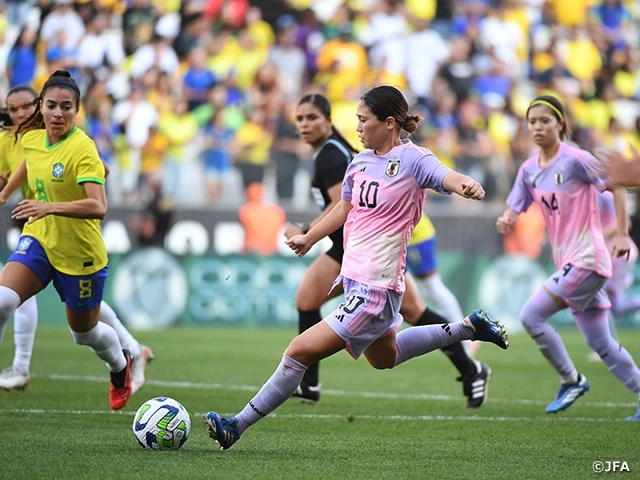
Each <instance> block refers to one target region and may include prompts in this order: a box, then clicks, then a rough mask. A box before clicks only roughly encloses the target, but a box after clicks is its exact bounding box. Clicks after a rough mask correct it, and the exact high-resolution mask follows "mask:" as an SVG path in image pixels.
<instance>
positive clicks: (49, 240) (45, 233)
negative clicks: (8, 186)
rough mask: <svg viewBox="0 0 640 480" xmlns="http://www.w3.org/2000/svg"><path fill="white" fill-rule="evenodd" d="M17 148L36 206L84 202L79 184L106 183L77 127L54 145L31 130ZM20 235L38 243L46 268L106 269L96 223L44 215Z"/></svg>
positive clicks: (90, 145)
mask: <svg viewBox="0 0 640 480" xmlns="http://www.w3.org/2000/svg"><path fill="white" fill-rule="evenodd" d="M22 148H23V149H24V153H25V156H26V159H27V176H28V179H29V187H30V188H31V190H32V191H33V192H34V193H35V197H36V200H37V201H38V202H73V201H76V200H84V199H86V198H88V197H87V194H86V192H85V191H84V187H83V186H82V184H83V183H85V182H92V183H99V184H101V185H104V183H105V171H104V164H103V163H102V160H100V157H99V156H98V149H97V148H96V145H95V143H94V142H93V140H91V139H90V138H89V137H88V136H87V134H86V133H84V132H83V131H82V130H80V129H79V128H77V127H74V128H73V130H71V132H70V133H69V135H67V137H66V138H65V139H64V140H61V141H59V142H58V143H55V144H53V145H48V143H47V134H46V131H45V130H32V131H30V132H27V133H25V134H24V136H23V137H22ZM22 234H23V235H30V236H32V237H33V238H35V239H36V240H38V242H40V245H42V248H43V249H44V251H45V253H46V254H47V258H48V259H49V261H50V262H51V265H53V267H54V268H55V269H56V270H58V271H60V272H62V273H65V274H67V275H91V274H93V273H95V272H97V271H99V270H101V269H103V268H104V267H105V266H106V265H107V249H106V247H105V245H104V240H103V239H102V233H101V232H100V220H98V219H85V218H68V217H61V216H58V215H48V216H46V217H44V218H41V219H39V220H36V221H35V222H33V223H32V224H27V225H25V227H24V229H23V230H22Z"/></svg>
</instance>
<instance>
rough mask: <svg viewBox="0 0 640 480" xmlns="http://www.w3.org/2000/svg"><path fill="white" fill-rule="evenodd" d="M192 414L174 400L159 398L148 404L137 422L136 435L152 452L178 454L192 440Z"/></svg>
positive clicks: (134, 428)
mask: <svg viewBox="0 0 640 480" xmlns="http://www.w3.org/2000/svg"><path fill="white" fill-rule="evenodd" d="M190 431H191V418H190V417H189V412H187V409H186V408H184V407H183V406H182V404H181V403H180V402H177V401H176V400H174V399H173V398H169V397H156V398H152V399H151V400H148V401H146V402H144V404H143V405H142V406H141V407H140V408H139V409H138V411H137V412H136V416H135V417H134V419H133V434H134V435H135V436H136V440H138V443H139V444H140V445H142V446H143V447H144V448H148V449H150V450H177V449H179V448H180V447H181V446H182V445H184V442H186V441H187V438H189V432H190Z"/></svg>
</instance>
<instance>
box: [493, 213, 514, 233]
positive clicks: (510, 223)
mask: <svg viewBox="0 0 640 480" xmlns="http://www.w3.org/2000/svg"><path fill="white" fill-rule="evenodd" d="M515 224H516V222H515V221H514V220H513V218H511V217H510V216H508V215H502V216H501V217H499V218H498V220H497V221H496V228H497V229H498V233H502V234H503V235H504V234H505V233H509V232H512V231H513V227H514V225H515Z"/></svg>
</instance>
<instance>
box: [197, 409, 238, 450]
mask: <svg viewBox="0 0 640 480" xmlns="http://www.w3.org/2000/svg"><path fill="white" fill-rule="evenodd" d="M204 423H206V424H207V428H208V429H209V436H210V437H211V438H213V439H214V440H215V441H216V442H218V445H220V449H221V450H228V449H230V448H231V447H232V446H233V444H234V443H236V442H237V441H238V440H240V435H238V419H237V418H236V417H231V418H224V417H221V416H220V415H218V414H217V413H216V412H209V413H207V414H206V415H205V416H204Z"/></svg>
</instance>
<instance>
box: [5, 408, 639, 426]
mask: <svg viewBox="0 0 640 480" xmlns="http://www.w3.org/2000/svg"><path fill="white" fill-rule="evenodd" d="M0 413H27V414H36V415H38V414H41V415H51V414H60V415H120V416H127V417H132V416H134V415H135V412H123V411H117V412H116V411H113V410H55V409H52V410H49V409H41V408H5V409H0ZM204 415H205V413H204V412H198V413H195V414H193V415H192V416H191V418H192V422H193V419H194V418H198V417H203V416H204ZM225 415H232V414H225ZM269 418H308V419H315V420H347V421H348V419H349V418H351V420H352V421H353V420H391V421H411V422H415V421H421V422H434V421H435V422H450V421H461V422H478V421H480V422H545V421H554V422H555V421H563V422H582V423H585V422H587V423H608V422H624V421H626V419H625V418H592V417H559V416H556V415H554V416H549V415H540V416H539V417H484V416H481V415H461V416H453V415H342V414H312V413H285V414H278V413H272V414H270V415H269Z"/></svg>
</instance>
